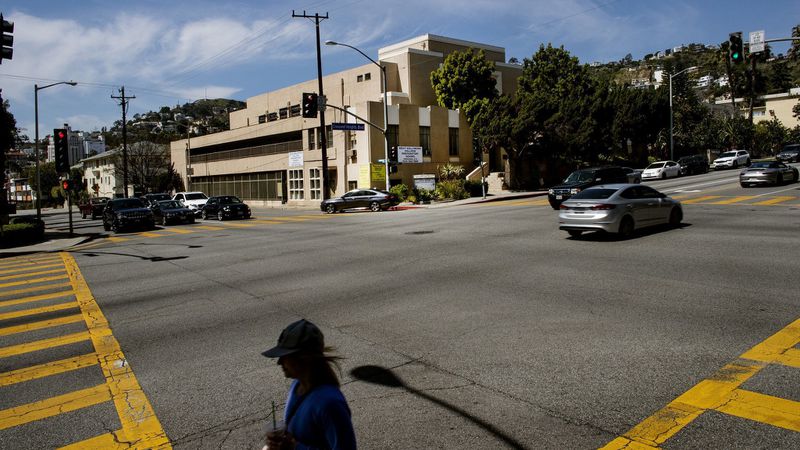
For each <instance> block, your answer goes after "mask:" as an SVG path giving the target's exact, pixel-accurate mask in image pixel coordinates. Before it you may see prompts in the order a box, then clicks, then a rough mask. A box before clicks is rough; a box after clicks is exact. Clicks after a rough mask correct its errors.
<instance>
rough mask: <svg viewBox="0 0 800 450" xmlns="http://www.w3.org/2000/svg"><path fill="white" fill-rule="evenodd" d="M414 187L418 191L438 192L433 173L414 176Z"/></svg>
mask: <svg viewBox="0 0 800 450" xmlns="http://www.w3.org/2000/svg"><path fill="white" fill-rule="evenodd" d="M414 187H415V188H417V189H427V190H429V191H433V190H436V175H434V174H432V173H422V174H419V175H414Z"/></svg>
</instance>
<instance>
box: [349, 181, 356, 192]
mask: <svg viewBox="0 0 800 450" xmlns="http://www.w3.org/2000/svg"><path fill="white" fill-rule="evenodd" d="M353 189H358V181H355V180H348V181H347V190H348V191H352V190H353Z"/></svg>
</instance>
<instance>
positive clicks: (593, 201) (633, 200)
mask: <svg viewBox="0 0 800 450" xmlns="http://www.w3.org/2000/svg"><path fill="white" fill-rule="evenodd" d="M681 220H683V209H682V208H681V203H680V202H679V201H677V200H674V199H672V198H670V197H669V196H667V195H666V194H662V193H661V192H658V191H657V190H655V189H653V188H651V187H650V186H645V185H641V184H606V185H601V186H594V187H591V188H588V189H586V190H584V191H582V192H580V193H579V194H576V195H574V196H572V197H571V198H570V199H569V200H567V201H565V202H564V203H562V204H561V207H560V209H559V213H558V228H559V229H561V230H565V231H566V232H568V233H569V234H570V236H572V237H577V236H580V235H581V233H583V232H584V231H605V232H607V233H616V234H618V235H619V236H620V237H623V238H626V237H629V236H630V235H632V234H633V232H634V230H637V229H639V228H645V227H648V226H652V225H661V224H669V225H671V226H674V227H677V226H678V225H680V223H681Z"/></svg>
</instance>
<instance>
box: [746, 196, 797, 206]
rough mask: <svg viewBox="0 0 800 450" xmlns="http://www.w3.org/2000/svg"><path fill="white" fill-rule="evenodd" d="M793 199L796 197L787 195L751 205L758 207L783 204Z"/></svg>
mask: <svg viewBox="0 0 800 450" xmlns="http://www.w3.org/2000/svg"><path fill="white" fill-rule="evenodd" d="M795 198H797V197H789V196H787V195H779V196H777V197H773V198H771V199H769V200H764V201H763V202H756V203H753V204H754V205H758V206H766V205H776V204H778V203H783V202H787V201H789V200H794V199H795Z"/></svg>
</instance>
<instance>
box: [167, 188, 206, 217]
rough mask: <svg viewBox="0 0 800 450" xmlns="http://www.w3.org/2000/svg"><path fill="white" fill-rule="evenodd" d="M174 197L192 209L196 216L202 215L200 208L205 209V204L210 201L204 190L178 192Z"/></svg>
mask: <svg viewBox="0 0 800 450" xmlns="http://www.w3.org/2000/svg"><path fill="white" fill-rule="evenodd" d="M172 199H173V200H177V201H179V202H181V203H182V204H183V205H184V206H186V207H187V208H189V209H191V210H192V212H194V215H196V216H198V215H200V210H202V209H203V206H205V204H206V202H207V201H208V197H207V196H206V194H203V193H202V192H178V193H177V194H175V196H174V197H172Z"/></svg>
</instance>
